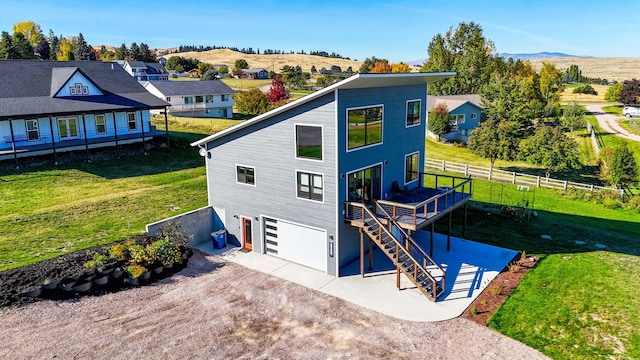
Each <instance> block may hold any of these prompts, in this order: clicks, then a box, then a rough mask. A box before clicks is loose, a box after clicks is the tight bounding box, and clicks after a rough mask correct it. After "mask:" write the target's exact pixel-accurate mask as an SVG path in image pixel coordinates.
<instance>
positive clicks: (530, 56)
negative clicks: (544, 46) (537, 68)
mask: <svg viewBox="0 0 640 360" xmlns="http://www.w3.org/2000/svg"><path fill="white" fill-rule="evenodd" d="M498 56H502V57H503V58H505V59H508V58H513V59H514V60H518V59H520V60H537V59H546V58H561V57H578V56H576V55H569V54H564V53H559V52H546V51H545V52H539V53H535V54H509V53H499V54H498Z"/></svg>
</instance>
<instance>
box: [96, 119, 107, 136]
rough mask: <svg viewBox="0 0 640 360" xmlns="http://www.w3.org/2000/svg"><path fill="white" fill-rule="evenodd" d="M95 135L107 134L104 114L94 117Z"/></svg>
mask: <svg viewBox="0 0 640 360" xmlns="http://www.w3.org/2000/svg"><path fill="white" fill-rule="evenodd" d="M95 120H96V134H105V133H106V132H107V122H106V121H105V118H104V114H100V115H96V117H95Z"/></svg>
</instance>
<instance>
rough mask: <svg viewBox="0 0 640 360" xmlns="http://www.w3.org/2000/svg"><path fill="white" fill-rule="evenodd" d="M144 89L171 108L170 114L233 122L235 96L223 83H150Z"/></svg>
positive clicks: (168, 110)
mask: <svg viewBox="0 0 640 360" xmlns="http://www.w3.org/2000/svg"><path fill="white" fill-rule="evenodd" d="M144 88H145V89H147V91H148V92H150V93H151V94H153V95H155V96H157V97H159V98H160V99H162V100H164V101H166V102H168V103H169V104H171V106H170V107H168V108H167V112H168V113H169V114H172V115H177V116H191V117H217V118H228V119H231V118H233V94H234V93H235V92H234V91H233V90H232V89H231V88H230V87H228V86H227V85H226V84H225V83H223V82H222V81H219V80H205V81H147V82H146V83H144ZM155 113H158V112H157V111H156V112H155Z"/></svg>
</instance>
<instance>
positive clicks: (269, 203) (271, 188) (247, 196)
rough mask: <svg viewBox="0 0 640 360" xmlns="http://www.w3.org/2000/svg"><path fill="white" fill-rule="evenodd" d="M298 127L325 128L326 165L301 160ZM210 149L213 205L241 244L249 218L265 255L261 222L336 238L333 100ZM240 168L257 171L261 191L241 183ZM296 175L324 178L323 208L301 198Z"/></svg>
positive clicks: (215, 143) (300, 109)
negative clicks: (244, 221) (243, 226)
mask: <svg viewBox="0 0 640 360" xmlns="http://www.w3.org/2000/svg"><path fill="white" fill-rule="evenodd" d="M296 123H302V124H317V125H322V126H323V133H322V137H323V161H322V162H318V161H311V160H302V159H296V158H295V127H294V126H295V124H296ZM257 129H259V130H257ZM207 145H208V151H209V152H210V153H211V159H209V160H207V179H208V186H209V204H210V205H211V206H216V207H220V208H224V209H225V225H226V226H227V230H228V231H229V233H230V234H231V235H232V236H235V237H236V238H237V239H238V241H239V240H240V239H241V229H240V224H241V221H240V218H241V217H243V216H245V217H250V218H252V219H253V239H254V249H255V250H256V251H259V252H264V249H263V246H262V235H261V234H262V231H261V225H262V224H261V223H260V222H257V221H255V219H256V218H258V219H260V218H261V216H270V217H275V218H279V219H282V220H287V221H292V222H296V223H301V224H305V225H309V226H313V227H318V228H322V229H326V230H327V235H328V236H329V235H333V236H335V234H336V215H335V211H336V206H337V205H336V201H335V199H336V191H337V189H336V186H335V184H336V179H335V174H336V165H335V151H334V150H335V102H334V99H333V94H329V95H326V96H324V97H322V98H319V99H316V100H314V101H311V102H310V103H307V104H304V105H302V106H300V107H297V108H294V109H290V110H289V111H287V112H284V113H282V114H279V115H277V116H274V117H273V118H270V119H268V120H265V121H263V122H261V123H258V124H255V125H254V126H252V127H249V128H247V129H242V130H240V131H238V132H236V133H233V134H230V135H229V136H227V137H224V138H222V139H217V140H214V141H212V142H210V143H208V144H207ZM236 164H240V165H245V166H250V167H253V168H254V169H255V186H249V185H245V184H238V183H236ZM296 169H297V170H300V171H307V172H311V173H321V174H323V183H324V189H323V192H324V194H323V199H324V201H323V203H319V202H315V201H308V200H302V199H298V198H296V181H297V180H296ZM234 215H238V218H236V217H234ZM301 240H304V239H301ZM325 255H326V254H325ZM328 264H329V265H328V268H329V273H330V274H332V275H335V262H333V259H329V261H328Z"/></svg>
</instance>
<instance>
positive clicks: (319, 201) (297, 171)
mask: <svg viewBox="0 0 640 360" xmlns="http://www.w3.org/2000/svg"><path fill="white" fill-rule="evenodd" d="M301 173H302V174H307V175H310V176H309V180H310V183H309V194H311V190H312V189H313V188H314V187H313V186H312V182H313V179H314V176H320V181H321V182H322V184H321V185H322V187H321V188H320V189H321V190H322V200H318V199H312V198H310V197H309V198H306V197H300V196H298V187H299V184H298V175H299V174H301ZM295 177H296V180H295V194H296V198H297V199H300V200H305V201H312V202H314V203H319V204H324V193H325V183H324V174H323V173H318V172H313V171H307V170H298V169H296V171H295Z"/></svg>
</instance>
